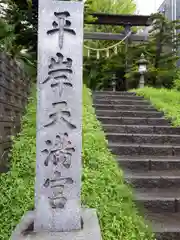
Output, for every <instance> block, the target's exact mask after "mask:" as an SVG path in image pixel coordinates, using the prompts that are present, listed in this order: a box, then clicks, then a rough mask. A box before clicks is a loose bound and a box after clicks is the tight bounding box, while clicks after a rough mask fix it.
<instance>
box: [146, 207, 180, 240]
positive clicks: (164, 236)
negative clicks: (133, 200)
mask: <svg viewBox="0 0 180 240" xmlns="http://www.w3.org/2000/svg"><path fill="white" fill-rule="evenodd" d="M145 217H146V219H147V223H148V224H149V225H150V226H152V229H153V231H154V232H155V235H156V240H179V239H180V214H179V213H169V212H164V213H153V212H150V211H149V212H148V211H147V212H146V213H145Z"/></svg>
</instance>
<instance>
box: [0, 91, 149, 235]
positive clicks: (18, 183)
mask: <svg viewBox="0 0 180 240" xmlns="http://www.w3.org/2000/svg"><path fill="white" fill-rule="evenodd" d="M83 96H84V103H83V153H82V154H83V167H84V168H83V176H82V180H83V188H82V203H83V205H86V206H88V207H92V208H96V209H97V212H98V216H99V220H100V224H101V229H102V234H103V240H117V239H122V240H130V239H133V240H150V239H153V237H152V234H151V232H150V231H149V229H148V228H147V227H146V226H145V224H144V222H143V219H142V218H141V217H139V216H138V214H137V211H136V208H135V207H134V204H133V201H132V193H131V191H130V190H129V189H128V187H127V186H126V185H125V184H124V180H123V174H122V172H121V171H120V170H119V167H118V166H117V163H116V162H115V160H114V158H113V157H112V155H111V154H110V152H109V151H108V150H107V143H106V140H105V137H104V133H103V131H102V128H101V126H100V124H99V122H98V121H97V120H96V117H95V112H94V109H93V108H92V106H91V105H92V100H91V98H90V92H89V91H88V90H87V89H86V88H84V92H83ZM35 136H36V96H35V91H33V94H32V98H31V99H30V103H29V105H28V106H27V112H26V115H25V116H24V117H23V120H22V131H21V133H20V134H19V136H18V137H17V138H16V139H15V140H14V146H13V149H12V153H11V169H10V171H9V172H8V173H6V174H2V175H1V176H0V196H1V199H0V210H1V218H0V226H1V228H0V239H1V240H8V239H9V236H10V234H11V232H12V230H13V229H14V227H15V226H16V225H17V223H18V222H19V220H20V218H21V217H22V215H23V214H24V213H25V212H26V211H28V210H31V209H33V201H34V177H35V152H36V147H35V146H36V143H35Z"/></svg>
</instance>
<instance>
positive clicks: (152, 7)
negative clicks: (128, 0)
mask: <svg viewBox="0 0 180 240" xmlns="http://www.w3.org/2000/svg"><path fill="white" fill-rule="evenodd" d="M162 2H163V0H136V3H137V7H138V10H139V14H144V15H148V14H151V13H153V12H156V10H157V9H158V8H159V6H160V5H161V3H162Z"/></svg>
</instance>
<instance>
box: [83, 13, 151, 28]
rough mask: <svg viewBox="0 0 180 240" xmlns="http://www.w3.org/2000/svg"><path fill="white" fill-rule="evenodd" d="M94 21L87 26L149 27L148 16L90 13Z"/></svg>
mask: <svg viewBox="0 0 180 240" xmlns="http://www.w3.org/2000/svg"><path fill="white" fill-rule="evenodd" d="M91 16H93V17H95V18H96V19H95V20H94V21H89V22H86V23H87V24H98V25H99V24H100V25H122V26H124V25H130V26H150V25H151V21H150V15H120V14H109V13H92V14H91Z"/></svg>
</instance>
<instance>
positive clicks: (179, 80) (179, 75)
mask: <svg viewBox="0 0 180 240" xmlns="http://www.w3.org/2000/svg"><path fill="white" fill-rule="evenodd" d="M174 88H175V89H176V90H178V91H180V71H179V70H178V71H177V72H176V78H175V80H174Z"/></svg>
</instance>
